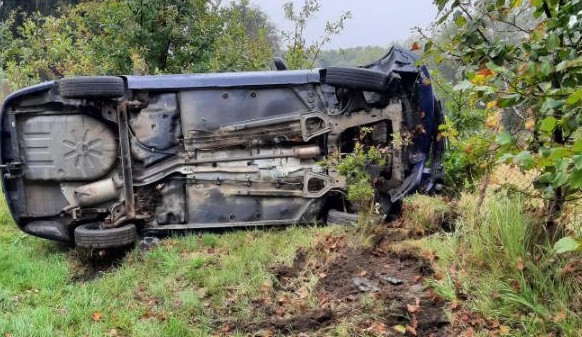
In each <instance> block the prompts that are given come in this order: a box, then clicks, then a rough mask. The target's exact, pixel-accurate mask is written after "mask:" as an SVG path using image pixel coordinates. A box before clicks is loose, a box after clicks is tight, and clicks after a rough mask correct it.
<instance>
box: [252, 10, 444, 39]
mask: <svg viewBox="0 0 582 337" xmlns="http://www.w3.org/2000/svg"><path fill="white" fill-rule="evenodd" d="M287 1H289V0H251V2H252V3H254V4H256V5H258V6H259V7H260V8H262V9H263V11H265V12H266V13H268V14H269V16H270V17H271V20H272V21H273V23H274V24H275V25H276V26H277V28H278V29H282V30H290V29H291V28H292V25H291V24H289V22H288V21H287V20H285V17H284V14H283V4H284V3H285V2H287ZM293 2H294V3H295V5H296V6H295V7H296V8H301V5H302V4H303V0H293ZM319 4H320V5H321V10H320V11H319V13H317V15H316V16H315V17H314V18H313V21H312V22H311V23H310V25H309V27H308V31H307V33H306V38H307V41H312V40H314V39H316V38H317V37H319V36H321V34H322V33H323V29H324V27H325V23H326V21H330V20H334V21H335V20H336V19H337V18H339V16H340V14H341V13H342V12H345V11H350V12H351V13H352V18H351V19H349V20H348V21H347V22H346V24H345V28H344V30H343V31H342V32H341V33H340V35H338V36H336V37H334V39H333V40H332V42H331V43H330V44H329V45H328V46H327V47H326V48H325V49H338V48H348V47H356V46H367V45H378V46H388V45H390V44H391V43H392V42H395V41H400V42H402V41H404V40H406V39H407V38H408V37H409V36H410V32H411V28H413V27H414V26H420V27H423V28H425V27H427V26H428V25H429V24H430V23H431V22H432V21H433V20H434V18H435V17H436V14H437V9H436V6H435V5H434V4H433V0H319Z"/></svg>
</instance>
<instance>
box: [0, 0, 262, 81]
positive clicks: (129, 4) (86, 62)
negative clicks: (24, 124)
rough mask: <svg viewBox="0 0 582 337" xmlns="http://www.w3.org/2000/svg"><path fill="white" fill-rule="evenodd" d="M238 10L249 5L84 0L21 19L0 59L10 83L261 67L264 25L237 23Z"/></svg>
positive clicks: (189, 0) (1, 31)
mask: <svg viewBox="0 0 582 337" xmlns="http://www.w3.org/2000/svg"><path fill="white" fill-rule="evenodd" d="M243 9H249V8H248V6H245V5H244V4H243V5H241V4H240V3H231V4H230V5H226V6H219V5H218V4H214V3H213V2H211V1H209V0H102V1H87V2H84V3H81V4H79V5H77V6H74V7H71V8H69V9H68V10H67V11H66V15H62V16H60V17H53V16H43V15H42V14H41V13H36V14H33V15H32V16H29V17H27V18H26V20H25V21H24V22H23V24H22V25H20V26H18V27H17V29H18V35H17V36H9V35H10V34H7V36H6V38H5V40H6V42H5V43H4V42H3V46H5V47H3V48H2V50H1V51H0V60H2V61H3V62H2V68H3V71H4V72H5V75H6V77H7V78H8V79H9V81H10V83H11V85H12V86H13V87H14V88H18V87H22V86H26V85H30V84H32V83H35V82H38V81H39V80H46V79H53V78H57V77H60V76H63V75H98V74H132V73H134V74H155V73H185V72H207V71H225V70H252V69H261V68H265V67H266V65H267V64H268V62H269V61H270V59H271V57H272V47H271V46H270V44H269V41H268V35H267V34H268V31H267V30H263V29H259V30H258V31H253V30H252V29H253V27H251V26H248V25H247V26H245V25H244V21H243V20H240V17H241V15H242V14H241V11H242V10H243ZM252 11H254V13H255V14H254V15H255V16H256V17H258V18H262V19H266V17H265V16H262V17H260V16H258V11H259V10H258V9H257V8H254V9H252ZM15 24H16V23H15V21H14V20H12V21H10V20H8V21H6V22H4V23H2V24H1V25H0V27H9V29H11V28H13V27H14V25H15ZM264 25H265V26H266V25H268V22H265V23H264ZM255 27H259V24H258V23H257V25H256V26H255ZM5 32H6V29H5V28H0V34H3V35H2V36H4V33H5Z"/></svg>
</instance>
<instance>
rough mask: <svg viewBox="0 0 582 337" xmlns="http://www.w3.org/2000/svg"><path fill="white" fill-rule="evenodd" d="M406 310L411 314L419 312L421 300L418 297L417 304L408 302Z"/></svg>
mask: <svg viewBox="0 0 582 337" xmlns="http://www.w3.org/2000/svg"><path fill="white" fill-rule="evenodd" d="M406 310H407V311H408V312H409V313H411V314H414V313H417V312H419V311H420V300H419V299H418V298H416V304H407V305H406Z"/></svg>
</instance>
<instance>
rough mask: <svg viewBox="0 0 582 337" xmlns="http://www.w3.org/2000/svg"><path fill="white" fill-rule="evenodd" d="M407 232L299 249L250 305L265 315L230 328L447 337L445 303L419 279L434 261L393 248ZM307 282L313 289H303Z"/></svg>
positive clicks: (254, 331)
mask: <svg viewBox="0 0 582 337" xmlns="http://www.w3.org/2000/svg"><path fill="white" fill-rule="evenodd" d="M406 237H407V235H406V233H403V232H402V231H401V230H399V229H389V228H387V229H385V230H383V232H382V233H377V234H376V235H375V236H374V237H373V238H372V242H373V243H372V245H371V247H369V248H361V247H353V246H350V244H349V243H348V239H347V238H346V237H342V236H339V237H334V236H327V237H325V238H323V239H322V240H321V241H320V242H318V243H317V244H316V245H315V246H314V247H313V248H310V249H309V250H306V249H301V250H299V251H298V252H297V254H296V257H295V260H294V262H293V264H292V265H290V266H289V265H275V266H273V267H272V273H273V274H274V276H275V278H276V280H277V282H276V284H275V286H274V288H275V291H276V293H275V294H274V295H273V297H275V299H274V300H270V299H265V298H262V299H258V300H257V301H256V303H255V307H254V308H253V309H254V311H255V313H256V315H254V317H267V318H266V319H263V320H256V319H249V320H248V321H244V322H240V321H234V322H228V323H227V326H228V330H229V331H238V332H244V333H246V334H247V335H249V336H277V335H285V336H287V335H290V336H303V337H304V336H327V335H334V334H335V333H333V332H334V331H335V329H336V326H337V325H338V324H343V325H345V326H348V327H349V329H351V330H350V332H349V333H350V334H353V335H365V336H433V337H437V336H451V335H452V329H451V328H450V324H449V322H448V319H447V317H446V314H445V311H444V307H445V306H446V305H449V304H448V303H446V302H445V301H444V300H443V299H442V298H440V297H439V296H437V295H436V294H435V293H434V292H433V291H432V290H431V289H429V288H426V287H425V286H424V284H423V281H424V280H425V278H427V277H430V276H431V275H432V274H433V270H432V267H431V263H430V262H429V261H428V260H427V259H426V258H424V257H422V256H420V254H419V253H418V252H417V251H415V250H414V249H412V248H402V245H398V243H399V240H403V239H405V238H406ZM395 238H397V239H396V240H395ZM396 245H398V248H396ZM313 277H316V278H317V281H316V283H315V286H313V282H312V281H310V280H313ZM306 284H310V285H311V288H312V289H311V290H310V291H308V293H306V290H305V288H306Z"/></svg>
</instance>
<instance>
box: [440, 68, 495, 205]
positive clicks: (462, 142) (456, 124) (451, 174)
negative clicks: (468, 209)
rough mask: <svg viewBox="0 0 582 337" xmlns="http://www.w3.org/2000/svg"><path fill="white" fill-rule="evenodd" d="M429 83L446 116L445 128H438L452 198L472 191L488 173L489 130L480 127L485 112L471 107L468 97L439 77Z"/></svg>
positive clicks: (473, 106)
mask: <svg viewBox="0 0 582 337" xmlns="http://www.w3.org/2000/svg"><path fill="white" fill-rule="evenodd" d="M432 82H433V84H434V87H435V89H436V91H437V93H438V96H439V97H440V98H441V100H442V102H443V103H444V109H445V111H446V112H447V114H446V116H445V124H443V125H441V126H440V131H441V136H443V137H446V138H447V140H448V149H447V151H446V152H445V155H444V166H445V185H446V186H447V187H449V188H451V189H452V192H453V194H458V193H460V192H461V191H464V190H470V191H471V190H474V189H475V188H476V186H477V183H478V182H479V181H480V179H481V177H482V176H483V175H484V174H485V172H486V170H487V169H488V166H487V165H483V163H484V161H483V158H485V157H486V156H487V155H488V153H489V145H490V144H489V142H487V141H486V139H487V137H488V132H489V131H488V130H487V129H486V128H484V127H483V124H484V122H485V119H486V116H487V109H486V108H481V107H479V106H477V105H476V104H474V103H472V102H471V101H470V99H469V95H467V94H465V92H463V91H462V90H455V89H453V86H452V85H451V84H449V83H448V82H447V81H446V80H445V79H444V78H442V77H441V76H440V74H438V73H433V74H432Z"/></svg>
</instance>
